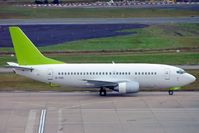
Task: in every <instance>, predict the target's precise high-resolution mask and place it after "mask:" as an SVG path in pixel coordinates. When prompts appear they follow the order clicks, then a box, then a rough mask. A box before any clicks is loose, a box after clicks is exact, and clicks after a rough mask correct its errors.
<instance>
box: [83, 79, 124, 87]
mask: <svg viewBox="0 0 199 133" xmlns="http://www.w3.org/2000/svg"><path fill="white" fill-rule="evenodd" d="M84 81H87V83H89V84H93V85H94V86H95V87H116V86H118V83H120V82H128V81H127V80H98V79H96V80H87V79H84Z"/></svg>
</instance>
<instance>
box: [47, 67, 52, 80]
mask: <svg viewBox="0 0 199 133" xmlns="http://www.w3.org/2000/svg"><path fill="white" fill-rule="evenodd" d="M47 78H48V81H51V80H53V70H52V69H48V73H47Z"/></svg>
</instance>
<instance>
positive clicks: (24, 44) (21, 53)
mask: <svg viewBox="0 0 199 133" xmlns="http://www.w3.org/2000/svg"><path fill="white" fill-rule="evenodd" d="M9 31H10V35H11V38H12V43H13V45H14V50H15V54H16V57H17V61H18V64H19V65H42V64H63V62H60V61H56V60H53V59H50V58H47V57H45V56H44V55H42V53H40V51H39V50H38V49H37V48H36V47H35V46H34V44H33V43H32V42H31V41H30V40H29V38H28V37H27V36H26V35H25V34H24V33H23V31H22V30H21V29H20V28H19V27H9Z"/></svg>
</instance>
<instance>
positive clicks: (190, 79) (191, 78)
mask: <svg viewBox="0 0 199 133" xmlns="http://www.w3.org/2000/svg"><path fill="white" fill-rule="evenodd" d="M188 76H189V81H190V83H192V82H194V81H196V77H194V76H193V75H191V74H188Z"/></svg>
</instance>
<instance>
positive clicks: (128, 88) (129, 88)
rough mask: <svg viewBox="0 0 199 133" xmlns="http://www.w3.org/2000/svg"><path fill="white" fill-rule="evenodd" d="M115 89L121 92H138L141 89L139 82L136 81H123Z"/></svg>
mask: <svg viewBox="0 0 199 133" xmlns="http://www.w3.org/2000/svg"><path fill="white" fill-rule="evenodd" d="M114 91H118V92H119V93H121V94H125V93H136V92H138V91H139V83H138V82H135V81H130V82H121V83H118V86H116V87H115V88H114Z"/></svg>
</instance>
